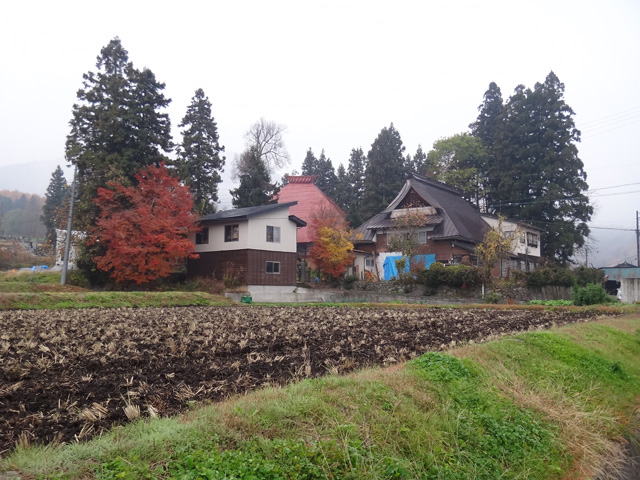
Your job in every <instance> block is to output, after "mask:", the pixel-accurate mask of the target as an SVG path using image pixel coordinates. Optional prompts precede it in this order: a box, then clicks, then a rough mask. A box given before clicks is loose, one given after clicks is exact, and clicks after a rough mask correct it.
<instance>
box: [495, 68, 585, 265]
mask: <svg viewBox="0 0 640 480" xmlns="http://www.w3.org/2000/svg"><path fill="white" fill-rule="evenodd" d="M563 97H564V84H562V83H561V82H560V80H559V79H558V77H557V76H556V75H555V74H554V73H553V72H551V73H549V75H548V76H547V78H546V80H545V82H544V83H536V85H535V88H534V89H533V90H531V89H526V88H525V87H524V86H523V85H520V86H518V87H517V88H516V90H515V93H514V94H513V95H512V96H511V98H509V101H508V102H507V104H506V105H505V107H504V111H503V113H502V114H501V115H500V116H499V117H498V122H497V124H496V127H495V128H496V130H495V132H494V134H493V139H494V140H493V141H494V144H493V148H492V154H493V159H492V160H493V163H492V164H491V165H490V168H489V171H488V173H489V186H490V189H491V200H492V202H493V207H494V208H495V209H496V211H497V212H499V213H500V214H502V215H504V216H506V217H512V218H517V219H520V220H522V221H525V222H529V223H531V224H533V225H536V226H539V227H540V228H543V229H544V230H545V231H544V233H543V235H542V255H543V256H544V257H545V258H547V259H548V260H555V261H556V262H558V263H559V264H566V263H568V262H569V261H570V258H571V257H572V256H573V253H574V249H575V248H576V247H581V246H582V245H583V244H584V241H585V236H587V235H588V234H589V227H588V226H587V223H586V222H588V221H589V219H590V218H591V214H592V213H593V207H592V206H590V205H589V198H588V197H587V195H586V191H587V190H588V185H587V182H586V179H587V174H586V173H585V171H584V165H583V163H582V160H580V158H579V157H578V148H577V146H576V144H577V142H579V141H580V132H579V131H578V130H577V129H576V127H575V123H574V121H573V115H574V112H573V110H572V109H571V107H569V106H568V105H567V104H566V103H565V101H564V98H563Z"/></svg>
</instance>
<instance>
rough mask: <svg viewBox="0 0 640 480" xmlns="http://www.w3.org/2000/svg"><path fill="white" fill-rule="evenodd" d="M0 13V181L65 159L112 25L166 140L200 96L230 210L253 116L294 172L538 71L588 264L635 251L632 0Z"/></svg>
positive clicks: (509, 88) (462, 114) (428, 132)
mask: <svg viewBox="0 0 640 480" xmlns="http://www.w3.org/2000/svg"><path fill="white" fill-rule="evenodd" d="M2 16H3V22H2V28H1V29H0V42H1V45H2V61H1V63H0V108H1V110H0V111H1V112H2V115H1V116H0V175H3V173H2V172H5V173H4V176H5V178H4V179H0V188H8V187H7V186H6V185H7V182H10V180H11V179H9V178H8V176H9V175H13V173H11V174H9V173H6V172H15V171H16V170H15V169H11V168H3V167H7V166H10V165H16V164H29V163H32V162H39V163H37V164H36V163H32V165H31V166H29V168H31V169H32V171H31V172H30V175H31V176H32V178H33V184H34V185H44V186H45V187H46V185H47V184H48V181H49V178H50V176H51V173H52V171H53V169H54V168H55V165H56V163H61V164H63V163H64V143H65V138H66V135H67V134H68V133H69V124H68V122H69V120H70V118H71V108H72V105H73V103H74V102H75V100H76V92H77V90H78V89H79V88H80V87H81V86H82V74H83V73H86V72H88V71H96V67H95V62H96V56H97V55H98V54H99V52H100V49H101V48H102V47H103V46H105V45H106V44H107V43H108V42H109V41H110V40H111V39H112V38H114V37H116V36H118V37H120V39H121V40H122V44H123V46H124V47H125V48H126V49H127V50H128V51H129V57H130V59H131V61H133V63H134V65H135V66H136V67H138V68H142V67H148V68H150V69H151V70H152V71H153V72H154V73H155V74H156V77H157V79H158V80H159V81H161V82H165V83H166V89H165V95H166V96H167V97H169V98H171V99H172V103H171V105H170V108H169V109H168V112H169V115H170V117H171V121H172V125H173V137H174V141H180V135H179V131H178V128H177V125H178V123H180V120H181V119H182V117H183V116H184V114H185V111H186V108H187V106H188V104H189V103H190V100H191V98H192V96H193V94H194V92H195V90H196V89H197V88H202V89H204V91H205V93H206V94H207V95H208V96H209V99H210V101H211V103H212V106H213V115H214V117H215V120H216V122H217V124H218V128H219V133H220V141H221V143H222V144H223V145H225V147H226V156H227V167H226V173H225V175H224V177H225V183H224V184H223V185H222V187H221V192H220V197H221V205H220V207H221V208H228V207H230V206H231V201H230V195H229V193H228V190H229V189H230V188H234V187H235V186H234V185H233V183H232V182H231V180H230V176H229V172H230V171H231V162H232V160H233V158H234V156H235V155H236V154H238V153H240V152H241V151H242V150H243V148H244V146H245V145H244V133H245V132H246V131H247V129H248V128H249V127H250V126H251V125H252V124H253V123H254V122H255V121H257V120H258V119H259V118H260V117H264V118H265V119H267V120H274V121H276V122H277V123H280V124H283V125H286V126H287V131H286V135H285V142H286V145H287V147H288V151H289V153H290V155H291V158H292V164H291V165H290V166H288V167H287V168H285V169H283V170H282V171H280V172H278V174H277V175H276V176H275V178H276V179H279V178H280V177H281V175H282V173H284V172H285V171H291V170H293V169H296V170H298V171H300V167H301V164H302V160H303V159H304V155H305V152H306V150H307V149H308V148H309V147H311V148H312V149H313V151H314V152H315V153H316V155H319V154H320V151H321V150H322V149H323V148H324V150H325V153H326V155H327V156H328V157H329V158H331V160H332V162H333V165H334V167H336V168H337V167H338V165H339V164H340V163H343V164H344V165H345V167H346V165H347V161H348V158H349V154H350V151H351V149H352V148H357V147H362V148H363V150H364V151H365V153H366V152H367V151H368V150H369V148H370V146H371V143H372V142H373V141H374V140H375V138H376V136H377V135H378V133H379V132H380V130H381V129H382V128H383V127H385V126H389V124H390V123H391V122H393V123H394V125H395V127H396V129H397V130H398V131H399V132H400V135H401V137H402V140H403V142H404V145H405V146H406V148H407V152H409V153H411V154H413V153H414V152H415V151H416V148H417V147H418V145H419V144H421V145H422V147H423V149H424V150H425V151H428V150H429V149H431V147H432V145H433V142H434V141H435V140H437V139H439V138H441V137H447V136H451V135H453V134H456V133H460V132H464V131H467V130H468V125H469V123H471V122H473V121H474V120H475V118H476V116H477V107H478V106H479V105H480V103H482V100H483V94H484V92H485V91H486V90H487V87H488V85H489V83H490V82H492V81H494V82H496V83H497V84H498V86H499V87H500V88H501V90H502V94H503V97H504V99H505V100H506V99H507V98H508V97H509V96H510V95H511V94H512V93H513V90H514V88H515V87H516V86H517V85H518V84H524V85H525V86H527V87H530V88H533V87H534V85H535V83H536V82H543V81H544V79H545V77H546V75H547V74H548V73H549V71H551V70H553V71H554V72H555V73H556V74H557V75H558V77H559V78H560V81H562V82H563V83H564V84H565V87H566V88H565V100H566V102H567V103H568V104H569V105H570V106H571V107H572V108H573V110H574V111H575V113H576V116H575V117H574V118H575V121H576V124H577V126H578V128H579V129H580V130H581V131H582V142H581V143H580V144H579V145H578V148H579V151H580V157H581V159H582V161H583V162H584V164H585V170H586V172H587V174H588V179H587V181H588V183H589V186H590V188H591V189H592V191H591V192H590V195H591V198H592V202H593V204H594V205H595V207H596V214H595V216H594V218H593V221H592V222H591V226H592V231H593V234H594V235H593V237H594V241H593V245H592V251H591V252H590V258H589V263H592V262H593V263H594V264H595V265H596V266H603V265H604V264H607V263H610V262H618V261H624V260H628V261H632V262H634V263H635V255H636V252H635V246H636V242H635V233H634V232H633V231H631V230H633V229H634V228H635V212H636V210H640V159H639V158H638V156H639V155H638V147H637V141H638V138H639V137H640V88H639V87H640V2H638V1H636V0H628V1H623V0H617V1H616V0H614V1H610V2H602V1H584V0H580V1H560V0H553V1H540V0H537V1H517V2H516V1H452V0H449V1H421V2H418V1H407V2H403V1H395V2H388V1H386V2H376V1H362V2H356V1H346V0H344V1H324V2H313V4H312V3H311V2H304V1H291V2H285V1H233V2H230V1H226V2H222V1H206V2H205V1H202V2H196V1H182V2H175V1H172V2H168V1H167V2H165V1H138V0H136V1H132V0H129V1H110V2H107V3H105V2H88V1H86V0H85V1H81V2H80V1H78V2H71V1H65V0H61V1H58V2H51V1H31V2H8V1H5V2H3V8H2ZM45 162H46V163H45ZM16 184H17V175H16ZM19 187H20V188H21V189H24V188H25V187H23V186H22V185H20V186H19ZM612 187H615V188H612ZM9 188H10V187H9ZM16 188H18V186H16ZM31 193H38V194H43V193H44V189H43V188H42V187H38V191H33V192H31ZM608 228H616V229H627V230H628V231H624V230H606V229H608ZM581 260H582V261H584V257H583V258H582V259H581Z"/></svg>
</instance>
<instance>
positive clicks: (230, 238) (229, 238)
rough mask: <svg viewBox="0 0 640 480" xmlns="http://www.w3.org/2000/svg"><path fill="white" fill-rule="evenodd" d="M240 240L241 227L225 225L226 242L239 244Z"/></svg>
mask: <svg viewBox="0 0 640 480" xmlns="http://www.w3.org/2000/svg"><path fill="white" fill-rule="evenodd" d="M239 238H240V225H238V224H236V225H225V226H224V241H225V242H237V241H238V239H239Z"/></svg>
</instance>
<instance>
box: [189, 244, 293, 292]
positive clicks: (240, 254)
mask: <svg viewBox="0 0 640 480" xmlns="http://www.w3.org/2000/svg"><path fill="white" fill-rule="evenodd" d="M199 255H200V257H199V258H197V259H191V260H189V261H188V263H187V276H188V277H189V278H196V277H210V276H214V277H215V278H217V279H218V280H223V279H224V276H225V274H227V275H235V276H236V278H237V279H238V281H239V282H240V283H241V284H245V285H295V284H296V254H295V253H294V252H270V251H266V250H249V249H245V250H230V251H222V252H201V253H200V254H199ZM267 261H271V262H280V273H279V274H267V273H266V263H267Z"/></svg>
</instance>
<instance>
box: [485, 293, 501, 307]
mask: <svg viewBox="0 0 640 480" xmlns="http://www.w3.org/2000/svg"><path fill="white" fill-rule="evenodd" d="M501 298H502V297H501V296H500V295H498V294H497V293H488V294H486V295H485V297H484V300H485V302H487V303H494V304H495V303H500V299H501Z"/></svg>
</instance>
